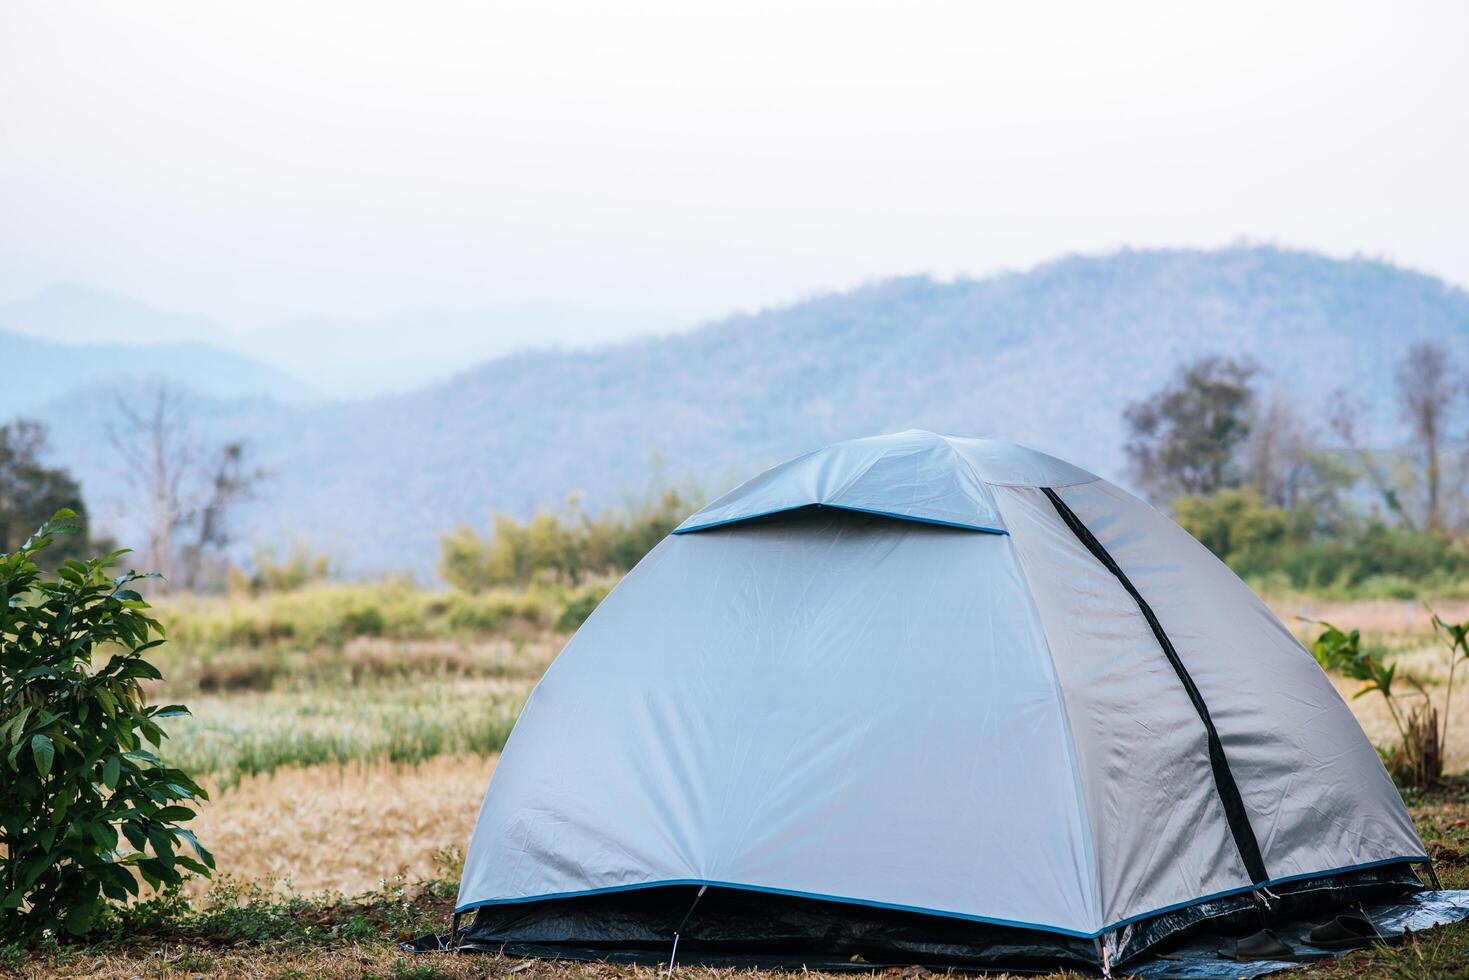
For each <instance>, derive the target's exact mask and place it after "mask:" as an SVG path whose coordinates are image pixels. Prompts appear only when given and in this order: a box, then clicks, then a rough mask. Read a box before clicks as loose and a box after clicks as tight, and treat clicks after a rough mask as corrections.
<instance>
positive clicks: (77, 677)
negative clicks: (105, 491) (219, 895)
mask: <svg viewBox="0 0 1469 980" xmlns="http://www.w3.org/2000/svg"><path fill="white" fill-rule="evenodd" d="M73 516H74V515H73V514H72V513H71V512H70V511H66V510H62V511H59V512H58V513H57V514H56V515H55V517H53V518H52V520H51V521H49V522H47V523H46V524H44V525H42V527H41V528H40V530H39V531H37V533H36V535H35V536H34V537H33V538H31V539H30V540H28V541H27V542H25V543H24V544H23V545H22V546H21V547H20V548H19V549H18V550H16V551H14V552H12V553H10V554H7V555H4V556H0V600H3V601H0V753H3V755H4V760H3V765H4V767H5V771H4V779H3V781H0V834H3V841H4V844H5V849H4V856H3V858H0V888H3V891H4V894H3V898H0V907H3V909H4V910H5V916H4V918H3V919H0V930H3V933H4V934H5V935H6V936H9V937H12V938H17V939H20V940H24V941H34V940H36V939H38V938H39V937H40V936H41V935H42V934H44V933H45V932H46V931H47V930H54V929H56V928H57V927H58V926H61V927H64V928H65V930H66V931H67V932H68V933H71V934H81V933H85V932H86V931H87V930H88V929H89V928H90V927H91V925H92V923H93V920H94V919H95V918H96V916H97V913H98V911H99V909H100V908H101V907H102V905H103V904H104V898H105V899H112V900H114V901H126V900H127V898H128V896H130V895H133V896H136V895H137V894H138V892H139V885H138V880H137V877H136V876H135V874H134V872H136V875H137V876H141V877H142V879H143V880H144V881H146V882H147V883H148V884H150V885H152V886H153V887H154V888H158V887H160V886H164V885H170V884H174V885H176V884H178V883H180V882H181V881H182V880H183V875H184V873H185V872H194V873H196V874H201V875H208V874H210V871H211V869H212V868H213V865H214V859H213V857H212V856H211V855H210V853H209V851H208V850H206V849H205V848H204V847H203V846H201V845H200V844H199V842H198V841H197V839H195V837H194V835H193V834H192V833H191V832H190V831H188V830H187V829H185V828H184V827H183V826H181V825H182V824H183V823H185V822H187V821H188V820H191V819H192V818H193V817H194V811H193V809H191V808H190V807H189V806H187V805H184V804H186V803H187V802H189V801H192V800H195V799H203V798H205V796H206V794H205V793H204V791H203V790H202V789H201V788H200V787H199V786H198V785H197V784H196V783H195V782H194V781H193V780H192V779H190V778H189V776H188V775H186V774H185V773H184V772H183V771H181V770H179V769H175V768H170V767H168V766H165V765H164V764H163V762H162V761H161V760H160V759H159V758H158V756H157V755H156V754H154V752H153V751H150V750H149V749H148V748H147V746H149V745H151V746H153V748H154V749H157V748H158V747H159V745H160V744H161V743H162V741H163V739H164V737H165V733H164V731H163V729H162V728H161V727H160V725H159V722H160V721H162V720H163V719H165V718H169V717H173V716H176V715H181V714H186V713H187V709H185V708H184V707H183V706H181V705H168V706H166V707H158V706H156V705H149V704H148V703H147V699H146V698H145V697H144V695H143V691H142V688H141V686H140V682H141V681H143V680H157V679H159V678H160V676H161V675H160V674H159V672H158V670H157V668H155V667H154V666H153V665H152V664H151V663H149V661H148V660H147V659H145V658H144V654H145V653H146V652H147V651H149V650H151V649H153V648H154V647H156V646H158V645H159V644H161V643H162V642H163V629H162V627H161V626H160V625H159V624H158V622H157V621H156V620H154V619H153V618H152V617H150V616H149V615H148V612H147V610H148V608H149V607H148V604H147V603H146V602H144V601H143V599H142V597H141V596H140V595H139V594H138V593H137V592H136V591H135V590H134V589H133V588H132V587H131V586H132V585H133V583H135V582H136V581H138V580H139V579H142V578H147V577H149V576H146V575H140V574H138V573H137V572H132V571H129V572H126V573H124V574H121V575H117V576H115V577H109V575H108V574H107V572H108V569H110V568H112V567H114V566H115V565H116V564H117V558H118V557H119V555H121V554H123V553H122V552H114V553H113V554H111V555H108V556H107V557H105V558H101V559H95V560H91V561H86V562H81V561H77V560H75V559H68V560H67V561H66V562H65V563H64V564H63V565H62V567H61V569H60V572H59V573H58V575H57V577H56V578H54V579H51V578H47V577H44V576H43V575H42V574H41V573H40V572H39V570H38V569H37V567H36V564H35V560H34V557H35V555H36V554H37V553H38V552H40V551H42V550H43V549H44V548H46V547H47V546H49V545H50V544H51V543H52V538H53V537H54V536H56V535H60V534H67V533H73V532H74V531H75V530H76V528H75V525H72V524H69V523H67V521H69V520H70V518H72V517H73ZM109 649H110V650H113V651H115V652H113V653H111V654H110V655H109V656H108V659H107V662H106V663H105V664H103V665H102V666H101V667H100V668H97V669H95V670H93V669H91V668H92V666H93V658H94V656H96V655H100V654H101V653H102V652H104V651H105V650H109ZM119 834H121V837H122V838H123V839H125V840H126V842H127V844H128V845H129V847H130V850H128V851H126V852H123V851H121V850H120V849H119ZM183 843H187V844H188V845H189V846H190V848H191V849H192V851H193V854H194V856H193V857H190V856H187V855H185V854H182V853H180V852H179V847H180V845H181V844H183Z"/></svg>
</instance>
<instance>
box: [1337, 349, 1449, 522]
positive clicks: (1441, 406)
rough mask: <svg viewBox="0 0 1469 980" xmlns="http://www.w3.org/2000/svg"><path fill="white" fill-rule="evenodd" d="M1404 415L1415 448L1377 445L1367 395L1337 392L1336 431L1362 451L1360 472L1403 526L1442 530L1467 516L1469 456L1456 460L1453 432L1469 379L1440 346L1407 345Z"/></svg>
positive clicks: (1401, 392) (1401, 368) (1401, 370)
mask: <svg viewBox="0 0 1469 980" xmlns="http://www.w3.org/2000/svg"><path fill="white" fill-rule="evenodd" d="M1397 386H1398V413H1399V416H1400V417H1401V418H1402V420H1403V422H1404V423H1405V424H1406V426H1407V428H1408V433H1409V437H1410V441H1411V446H1410V448H1409V449H1407V450H1404V451H1400V452H1388V451H1383V450H1380V449H1374V448H1373V447H1372V446H1371V444H1370V433H1368V432H1367V431H1365V428H1364V425H1363V418H1364V417H1365V414H1366V413H1365V406H1364V405H1363V403H1362V400H1361V399H1360V398H1358V397H1356V396H1355V395H1354V394H1352V392H1350V391H1348V390H1347V389H1338V390H1337V391H1335V392H1333V393H1332V398H1331V402H1330V405H1329V407H1328V412H1327V416H1328V419H1329V421H1330V425H1331V428H1332V431H1333V432H1334V433H1335V434H1336V436H1337V437H1338V438H1339V439H1340V440H1341V441H1342V443H1343V444H1344V445H1345V446H1346V447H1347V448H1348V449H1350V450H1351V451H1352V452H1353V453H1354V454H1355V456H1356V458H1357V460H1358V463H1359V465H1360V467H1361V471H1362V475H1363V476H1364V477H1365V478H1366V479H1367V482H1368V483H1370V484H1371V485H1372V488H1373V489H1374V490H1375V491H1376V492H1377V495H1378V496H1379V497H1380V498H1381V499H1382V503H1383V505H1384V506H1385V507H1386V508H1387V510H1388V512H1389V513H1391V514H1392V515H1393V516H1394V517H1395V518H1397V520H1398V521H1399V523H1401V524H1402V526H1403V527H1404V528H1406V529H1407V530H1409V531H1414V532H1417V531H1420V530H1421V531H1423V532H1425V533H1428V534H1437V533H1440V532H1442V531H1444V530H1446V529H1448V528H1449V527H1450V526H1451V525H1452V524H1453V523H1454V520H1455V519H1458V520H1462V518H1463V516H1464V515H1463V513H1462V510H1463V499H1462V497H1463V493H1462V491H1463V484H1464V476H1465V473H1464V466H1463V462H1464V458H1463V455H1464V454H1463V452H1462V450H1460V451H1458V453H1457V455H1458V456H1459V464H1460V465H1458V466H1453V465H1450V464H1451V462H1452V459H1451V450H1450V447H1449V438H1450V435H1451V433H1452V430H1453V427H1454V425H1455V422H1456V420H1457V418H1458V416H1459V410H1460V408H1461V406H1462V404H1463V398H1462V388H1463V379H1462V377H1460V376H1459V375H1458V373H1457V372H1456V371H1455V370H1454V369H1453V368H1452V366H1451V362H1450V360H1449V356H1448V353H1447V351H1446V350H1445V349H1444V347H1443V346H1442V345H1441V344H1437V343H1431V342H1429V343H1422V344H1417V345H1415V346H1413V347H1411V348H1409V350H1408V352H1407V354H1406V355H1404V357H1403V359H1402V361H1401V362H1399V364H1398V369H1397Z"/></svg>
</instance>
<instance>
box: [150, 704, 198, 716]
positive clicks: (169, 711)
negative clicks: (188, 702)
mask: <svg viewBox="0 0 1469 980" xmlns="http://www.w3.org/2000/svg"><path fill="white" fill-rule="evenodd" d="M187 714H190V711H189V709H188V708H186V707H184V706H183V705H181V704H170V705H168V706H167V707H163V708H159V709H157V710H156V711H154V712H153V717H154V718H177V717H179V716H180V715H187Z"/></svg>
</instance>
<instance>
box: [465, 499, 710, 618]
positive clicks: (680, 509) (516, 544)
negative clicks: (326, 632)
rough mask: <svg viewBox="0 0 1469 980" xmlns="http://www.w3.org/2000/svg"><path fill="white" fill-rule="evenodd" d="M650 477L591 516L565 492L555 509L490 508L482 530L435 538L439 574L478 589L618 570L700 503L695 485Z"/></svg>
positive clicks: (569, 579) (570, 579)
mask: <svg viewBox="0 0 1469 980" xmlns="http://www.w3.org/2000/svg"><path fill="white" fill-rule="evenodd" d="M656 484H657V481H656V480H655V481H654V486H653V487H652V488H650V489H649V491H648V492H647V493H646V494H645V495H644V496H643V497H642V498H641V499H638V500H630V501H625V502H624V504H623V505H622V506H621V507H614V508H611V509H609V510H606V511H604V512H603V513H601V514H599V515H596V516H593V515H591V514H589V513H588V512H587V511H586V510H585V509H584V508H583V507H582V505H581V501H580V500H579V499H578V498H576V497H572V498H571V499H570V500H569V501H567V503H566V506H565V507H564V508H563V509H562V510H561V511H560V512H559V513H558V512H555V511H551V510H541V511H538V512H537V513H536V514H535V516H533V517H532V518H530V520H528V521H521V520H518V519H516V518H514V517H511V516H510V515H508V514H496V515H495V516H494V519H493V527H492V529H491V533H490V534H489V535H488V536H485V535H482V534H480V533H479V532H478V531H476V530H475V529H474V528H470V527H461V528H458V529H457V530H455V531H452V532H450V533H449V534H446V535H444V537H443V539H442V543H441V557H440V561H439V574H440V575H442V576H443V577H444V579H445V581H447V582H448V583H449V584H451V585H453V586H455V587H457V588H460V589H463V590H465V591H466V592H481V591H484V590H485V589H489V588H492V587H494V586H498V585H514V584H520V583H525V582H529V581H531V580H533V579H536V578H538V577H546V578H553V579H555V580H557V581H562V582H568V583H574V582H578V581H581V580H583V579H586V578H589V577H591V576H596V575H602V574H606V573H620V572H626V571H627V570H628V569H630V568H632V567H633V566H634V565H636V564H637V563H638V562H639V561H640V560H641V559H642V557H643V556H644V555H646V554H647V553H648V552H649V551H651V550H652V549H653V547H654V545H656V544H657V543H658V542H659V541H662V540H663V539H664V538H665V537H667V536H668V534H669V532H670V531H672V530H673V529H674V528H675V527H677V526H678V525H679V523H680V522H682V521H683V519H684V518H685V517H687V516H688V515H689V514H690V513H691V512H693V511H694V510H697V509H698V508H699V506H700V503H701V499H700V495H699V493H698V492H697V491H690V490H686V489H679V488H676V487H659V486H657V485H656Z"/></svg>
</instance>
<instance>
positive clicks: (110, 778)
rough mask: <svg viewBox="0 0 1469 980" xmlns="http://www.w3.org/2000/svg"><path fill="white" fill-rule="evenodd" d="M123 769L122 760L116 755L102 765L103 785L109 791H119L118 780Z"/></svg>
mask: <svg viewBox="0 0 1469 980" xmlns="http://www.w3.org/2000/svg"><path fill="white" fill-rule="evenodd" d="M121 769H122V760H121V759H119V758H118V757H117V756H115V755H114V756H112V757H111V758H110V759H108V760H107V761H106V762H104V763H102V785H103V786H106V787H107V788H108V789H117V778H118V776H119V775H121V772H120V770H121Z"/></svg>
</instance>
